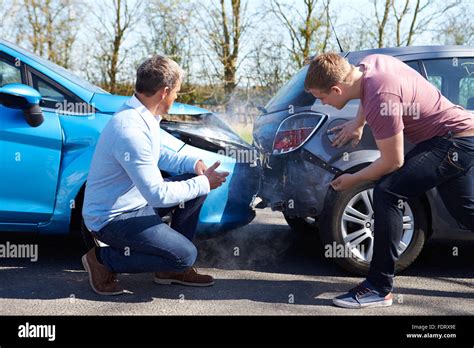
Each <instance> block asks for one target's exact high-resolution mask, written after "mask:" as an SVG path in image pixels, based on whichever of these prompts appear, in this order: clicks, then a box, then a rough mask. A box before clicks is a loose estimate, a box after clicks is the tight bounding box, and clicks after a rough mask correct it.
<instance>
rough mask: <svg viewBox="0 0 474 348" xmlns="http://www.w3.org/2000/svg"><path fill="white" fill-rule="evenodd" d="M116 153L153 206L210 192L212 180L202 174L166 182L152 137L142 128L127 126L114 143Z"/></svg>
mask: <svg viewBox="0 0 474 348" xmlns="http://www.w3.org/2000/svg"><path fill="white" fill-rule="evenodd" d="M112 151H113V154H114V157H115V158H116V159H117V161H118V162H119V163H120V165H121V166H122V167H123V168H124V170H125V171H126V172H127V174H128V176H129V177H130V179H131V180H132V182H133V183H134V185H135V186H136V187H137V188H138V190H139V191H140V193H141V194H142V196H143V197H144V198H145V199H146V200H147V202H148V203H149V204H150V205H151V206H153V207H170V206H173V205H177V204H179V203H181V202H186V201H189V200H191V199H194V198H196V197H199V196H202V195H205V194H208V193H209V191H210V186H209V180H208V178H207V177H206V176H205V175H199V176H196V177H194V178H192V179H189V180H184V181H172V182H166V181H164V180H163V177H162V176H161V172H160V170H159V169H158V166H157V164H156V162H155V158H154V156H153V149H152V143H151V139H150V138H149V137H148V134H146V133H145V131H143V130H142V129H139V128H135V127H127V128H123V129H122V133H121V134H120V137H117V138H116V139H115V142H114V144H113V146H112Z"/></svg>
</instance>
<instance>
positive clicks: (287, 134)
mask: <svg viewBox="0 0 474 348" xmlns="http://www.w3.org/2000/svg"><path fill="white" fill-rule="evenodd" d="M369 54H387V55H392V56H394V57H396V58H398V59H400V60H402V61H403V62H405V63H406V64H407V65H409V66H410V67H412V68H413V69H415V70H417V71H418V72H419V73H420V74H422V75H423V76H424V77H425V78H427V79H428V80H429V81H430V82H431V83H433V84H434V85H435V86H436V87H437V88H438V89H440V90H441V92H442V93H443V95H445V96H446V97H447V98H448V99H450V100H451V101H452V102H453V103H455V104H459V105H461V106H463V107H464V108H466V109H468V110H472V109H474V88H473V86H474V76H473V75H472V73H470V71H469V69H468V67H472V64H474V63H473V62H474V49H473V48H470V47H465V46H425V47H423V46H420V47H403V48H385V49H376V50H366V51H354V52H346V53H341V55H343V56H344V57H345V58H346V59H348V61H349V62H350V63H351V64H353V65H357V64H358V63H359V62H360V61H361V60H362V59H363V58H364V57H365V56H367V55H369ZM307 69H308V66H305V67H303V68H302V69H301V70H300V71H299V72H298V73H297V74H296V75H295V76H294V77H293V78H292V79H291V80H290V81H289V82H288V83H287V84H286V85H285V86H283V87H282V88H281V89H280V90H279V92H278V93H277V94H276V95H275V96H274V97H273V98H272V99H271V100H270V101H269V102H268V104H267V105H266V106H265V108H264V109H265V111H264V112H263V113H262V114H261V115H260V116H259V117H258V118H257V120H256V122H255V126H254V134H253V135H254V145H255V146H256V147H257V148H258V150H259V152H260V157H261V162H262V166H263V179H262V184H261V188H260V191H259V196H260V198H261V199H262V202H261V203H260V204H259V205H258V207H260V208H263V207H270V208H271V209H273V210H277V211H281V212H282V213H283V215H284V217H285V219H286V220H287V222H288V224H289V225H290V226H291V227H292V228H293V229H294V230H295V231H298V232H300V233H302V234H303V235H308V234H309V235H312V234H318V235H319V237H320V239H321V241H322V242H323V244H324V245H325V246H327V245H329V246H331V245H334V243H335V244H336V245H342V246H344V248H347V249H348V250H350V254H351V257H344V258H335V261H336V262H337V263H338V264H339V265H340V266H342V267H343V268H344V269H346V270H347V271H349V272H352V273H357V274H365V273H366V272H367V271H368V267H369V263H370V260H371V258H372V251H373V222H374V216H373V208H372V204H373V201H372V189H373V186H374V184H373V183H367V184H365V185H362V186H359V187H357V188H355V189H353V190H348V191H347V192H345V191H344V192H336V191H334V190H333V189H332V188H331V187H330V186H329V184H330V182H331V181H332V180H333V179H334V178H335V177H337V176H338V175H341V174H342V173H344V172H348V173H354V172H357V171H359V170H360V169H362V168H364V167H365V166H368V165H369V164H370V163H372V162H374V161H375V160H376V159H377V158H378V157H379V156H380V153H379V151H378V149H377V146H376V144H375V141H374V139H373V136H372V133H371V131H370V128H368V126H366V127H365V129H364V133H363V137H362V139H361V141H360V143H359V144H358V145H357V146H356V147H355V148H353V147H352V146H351V145H350V144H348V145H346V146H344V147H342V148H335V147H333V146H332V145H331V142H332V140H333V139H334V134H331V132H329V130H330V129H331V128H333V127H335V126H337V125H340V124H342V123H344V122H346V121H349V120H351V119H353V118H354V117H355V116H356V114H357V110H358V107H359V101H358V100H352V101H350V102H349V103H348V104H347V105H346V106H345V107H344V108H343V109H341V110H337V109H336V108H333V107H331V106H327V105H322V103H321V102H320V101H319V100H316V99H315V98H314V97H313V96H312V95H311V94H310V93H307V92H305V90H304V80H305V77H306V73H307ZM412 147H413V145H412V144H409V143H406V144H405V151H409V150H410V149H411V148H412ZM403 229H404V230H403V234H402V240H401V242H400V245H399V247H398V250H399V254H400V260H399V262H398V264H397V271H400V270H402V269H404V268H406V267H408V266H409V265H410V264H411V263H412V262H413V261H414V260H415V259H416V257H417V256H418V254H419V253H420V252H421V250H422V248H423V245H424V243H425V241H426V240H427V239H428V238H429V237H441V238H444V237H448V238H471V237H472V236H471V234H468V233H465V232H466V229H465V228H464V227H463V226H461V225H460V224H459V223H458V222H457V221H456V220H455V219H454V218H453V217H452V216H451V215H450V214H449V213H448V212H447V210H446V208H445V206H444V203H443V202H442V201H441V199H440V198H439V197H438V193H437V191H436V189H432V190H430V191H428V192H427V193H426V194H425V195H423V196H422V197H420V198H419V199H416V200H410V201H408V202H407V203H405V205H404V216H403Z"/></svg>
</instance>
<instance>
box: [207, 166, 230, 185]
mask: <svg viewBox="0 0 474 348" xmlns="http://www.w3.org/2000/svg"><path fill="white" fill-rule="evenodd" d="M220 165H221V162H220V161H217V162H216V163H214V164H213V165H212V166H210V167H209V169H207V170H206V171H205V172H204V173H203V174H204V175H205V176H207V179H208V180H209V186H210V187H211V190H214V189H215V188H218V187H219V186H221V185H222V184H223V183H224V182H225V181H226V177H227V176H228V175H229V172H216V168H217V167H219V166H220Z"/></svg>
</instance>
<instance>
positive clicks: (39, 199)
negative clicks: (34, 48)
mask: <svg viewBox="0 0 474 348" xmlns="http://www.w3.org/2000/svg"><path fill="white" fill-rule="evenodd" d="M127 98H128V97H125V96H116V95H111V94H109V93H107V92H105V91H104V90H102V89H101V88H99V87H97V86H95V85H92V84H90V83H88V82H87V81H85V80H83V79H82V78H79V77H78V76H75V75H73V74H72V73H71V72H69V71H68V70H66V69H64V68H62V67H59V66H57V65H55V64H53V63H51V62H50V61H47V60H45V59H43V58H41V57H38V56H36V55H34V54H33V53H31V52H28V51H26V50H24V49H21V48H20V47H18V46H16V45H14V44H11V43H9V42H6V41H4V40H0V120H1V122H0V172H1V180H0V231H9V232H12V231H27V232H38V233H40V234H57V235H59V234H68V233H70V232H71V231H75V230H78V231H79V230H80V226H81V219H82V216H81V210H82V202H83V197H84V187H85V184H86V179H87V174H88V172H89V166H90V163H91V159H92V155H93V153H94V149H95V145H96V143H97V140H98V137H99V135H100V133H101V131H102V129H103V128H104V126H105V125H106V123H107V122H108V121H109V120H110V119H111V117H112V115H113V114H114V112H115V111H116V110H117V109H118V108H119V107H120V106H121V105H122V104H123V103H124V101H125V100H127ZM161 125H162V132H163V137H164V139H165V140H164V141H163V144H165V146H167V147H169V148H170V149H172V150H174V151H176V152H180V153H184V154H190V153H192V154H193V155H199V156H200V157H201V158H202V159H203V160H204V161H205V162H206V163H207V164H208V165H210V164H212V163H214V162H215V161H217V160H220V161H221V162H222V165H221V167H220V168H221V169H222V170H226V171H229V172H230V174H229V177H228V180H227V182H226V183H225V184H224V185H223V186H221V187H220V188H219V189H216V190H213V191H212V192H211V193H210V194H209V195H208V198H207V199H206V201H205V203H204V205H203V208H202V210H201V214H200V217H199V225H198V235H201V236H202V235H204V236H212V235H214V234H216V233H219V232H223V231H226V230H229V229H233V228H237V227H240V226H243V225H245V224H248V223H249V222H250V221H252V219H253V218H254V217H255V212H254V210H253V209H252V208H251V202H252V200H253V198H254V196H255V194H256V192H257V190H258V177H259V167H258V166H257V164H256V162H255V161H253V160H248V161H239V158H237V157H236V156H235V154H237V153H245V152H252V151H253V148H252V146H251V145H249V144H247V143H246V142H245V141H244V140H242V139H241V138H240V137H239V136H238V135H237V134H235V133H234V132H233V131H232V129H231V128H229V127H228V126H227V125H226V124H225V122H223V121H222V120H221V119H219V117H218V116H217V115H215V114H213V113H211V112H209V111H207V110H204V109H201V108H198V107H194V106H189V105H185V104H179V103H175V104H174V106H173V108H172V109H171V111H170V113H169V115H164V120H163V122H162V123H161ZM163 174H164V176H170V175H175V174H177V173H163Z"/></svg>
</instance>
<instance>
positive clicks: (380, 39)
mask: <svg viewBox="0 0 474 348" xmlns="http://www.w3.org/2000/svg"><path fill="white" fill-rule="evenodd" d="M392 1H393V0H385V4H384V7H383V9H382V13H379V9H378V7H377V2H378V1H377V0H373V2H372V3H373V5H374V10H375V21H376V28H377V30H376V40H377V47H379V48H380V47H384V35H385V28H386V26H387V22H388V18H389V13H390V7H391V6H392Z"/></svg>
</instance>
